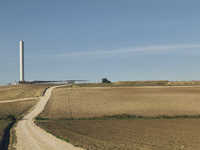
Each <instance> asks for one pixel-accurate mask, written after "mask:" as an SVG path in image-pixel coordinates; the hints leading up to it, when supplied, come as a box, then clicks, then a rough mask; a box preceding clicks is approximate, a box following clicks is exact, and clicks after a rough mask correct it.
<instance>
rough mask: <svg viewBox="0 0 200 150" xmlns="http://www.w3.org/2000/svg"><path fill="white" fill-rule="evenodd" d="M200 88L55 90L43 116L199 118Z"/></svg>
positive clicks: (65, 117) (63, 117) (64, 117)
mask: <svg viewBox="0 0 200 150" xmlns="http://www.w3.org/2000/svg"><path fill="white" fill-rule="evenodd" d="M199 99H200V87H103V88H102V87H92V88H58V89H55V90H54V91H53V93H52V95H51V97H50V100H49V101H48V103H47V105H46V108H45V110H44V111H43V113H42V114H40V117H43V118H52V119H53V118H59V119H70V118H73V119H74V118H91V117H99V116H104V115H118V114H129V115H142V116H158V115H169V116H170V115H171V116H173V115H199V114H200V109H199V107H200V101H199Z"/></svg>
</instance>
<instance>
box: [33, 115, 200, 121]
mask: <svg viewBox="0 0 200 150" xmlns="http://www.w3.org/2000/svg"><path fill="white" fill-rule="evenodd" d="M199 118H200V115H174V116H169V115H158V116H141V115H129V114H122V115H112V116H108V115H104V116H100V117H92V118H69V119H68V118H66V119H56V118H55V119H50V118H42V117H36V120H37V121H45V120H46V121H63V120H75V121H77V120H123V119H199Z"/></svg>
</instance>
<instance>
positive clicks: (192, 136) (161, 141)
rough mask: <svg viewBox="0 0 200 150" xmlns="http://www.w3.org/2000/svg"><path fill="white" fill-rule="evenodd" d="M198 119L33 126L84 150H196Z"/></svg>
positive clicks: (43, 124)
mask: <svg viewBox="0 0 200 150" xmlns="http://www.w3.org/2000/svg"><path fill="white" fill-rule="evenodd" d="M199 124H200V119H136V120H84V121H45V122H37V125H39V126H40V127H42V128H44V129H45V130H46V131H48V132H51V133H52V134H54V135H57V136H60V137H62V138H63V139H68V140H69V141H70V143H72V144H73V145H76V146H79V147H83V148H85V149H98V150H107V149H116V150H117V149H120V150H121V149H124V150H127V149H158V150H163V149H165V150H169V149H199V146H200V140H199V132H200V127H199Z"/></svg>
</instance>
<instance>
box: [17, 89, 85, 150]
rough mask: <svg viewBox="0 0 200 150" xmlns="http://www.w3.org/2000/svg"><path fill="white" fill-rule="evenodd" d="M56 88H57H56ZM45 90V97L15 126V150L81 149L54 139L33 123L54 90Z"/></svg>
mask: <svg viewBox="0 0 200 150" xmlns="http://www.w3.org/2000/svg"><path fill="white" fill-rule="evenodd" d="M56 87H58V86H56ZM56 87H51V88H49V89H47V91H46V93H45V95H44V96H43V97H40V100H39V102H38V103H37V105H36V106H35V108H34V109H33V110H32V111H31V112H30V113H29V114H27V115H26V116H24V118H23V119H22V120H20V121H19V122H18V124H17V126H16V136H17V145H16V146H17V150H80V149H82V148H79V147H75V146H73V145H71V144H69V143H67V142H65V141H63V140H60V139H58V138H56V137H55V136H53V135H51V134H49V133H47V132H46V131H44V130H43V129H41V128H39V127H38V126H36V125H35V123H34V118H35V116H37V115H39V114H40V113H41V112H42V111H43V109H44V107H45V105H46V103H47V101H48V99H49V97H50V95H51V92H52V90H53V89H54V88H56Z"/></svg>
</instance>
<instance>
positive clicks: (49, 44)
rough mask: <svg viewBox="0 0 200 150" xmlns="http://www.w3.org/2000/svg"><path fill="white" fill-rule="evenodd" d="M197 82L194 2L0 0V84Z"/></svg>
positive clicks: (198, 21) (199, 27)
mask: <svg viewBox="0 0 200 150" xmlns="http://www.w3.org/2000/svg"><path fill="white" fill-rule="evenodd" d="M19 41H24V42H25V80H65V79H85V80H90V82H98V81H101V78H104V77H105V78H108V79H109V80H110V81H112V82H115V81H130V80H172V81H181V80H200V1H199V0H29V1H27V0H0V85H5V84H7V83H13V82H14V81H15V80H16V81H19V78H20V77H19V76H20V72H19Z"/></svg>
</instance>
